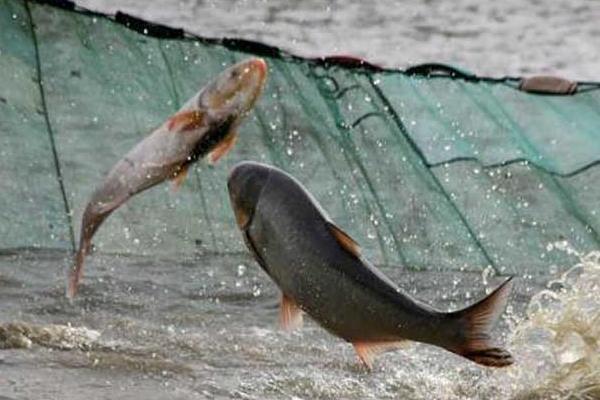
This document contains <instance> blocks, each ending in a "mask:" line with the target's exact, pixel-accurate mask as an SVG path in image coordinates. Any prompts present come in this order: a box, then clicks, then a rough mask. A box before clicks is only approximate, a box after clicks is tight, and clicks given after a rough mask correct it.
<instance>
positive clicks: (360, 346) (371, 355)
mask: <svg viewBox="0 0 600 400" xmlns="http://www.w3.org/2000/svg"><path fill="white" fill-rule="evenodd" d="M407 344H408V341H406V340H398V341H393V342H361V341H359V342H352V345H353V346H354V351H356V355H357V356H358V358H359V359H360V361H361V362H362V364H363V365H364V366H365V367H367V369H369V370H371V369H373V361H374V360H375V357H377V356H378V355H379V354H381V353H385V352H386V351H390V350H395V349H398V348H402V347H405V346H406V345H407Z"/></svg>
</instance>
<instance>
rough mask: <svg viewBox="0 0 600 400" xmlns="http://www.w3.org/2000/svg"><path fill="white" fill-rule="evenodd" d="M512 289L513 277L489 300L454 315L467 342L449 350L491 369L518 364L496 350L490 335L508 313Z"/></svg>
mask: <svg viewBox="0 0 600 400" xmlns="http://www.w3.org/2000/svg"><path fill="white" fill-rule="evenodd" d="M511 288H512V277H510V278H508V279H507V280H506V281H504V283H502V284H501V285H500V286H498V288H496V290H494V291H493V292H492V293H491V294H490V295H489V296H487V297H485V298H484V299H482V300H480V301H479V302H477V303H475V304H474V305H472V306H469V307H467V308H465V309H463V310H460V311H456V312H454V313H451V314H450V316H451V317H454V318H458V320H459V321H460V323H461V325H462V329H463V332H462V337H463V338H464V342H463V343H461V344H459V345H458V346H456V347H455V348H449V350H451V351H453V352H455V353H457V354H459V355H461V356H463V357H466V358H468V359H470V360H472V361H474V362H476V363H478V364H481V365H486V366H490V367H506V366H508V365H511V364H512V363H513V362H514V360H513V358H512V356H511V354H510V353H509V352H508V351H506V350H504V349H502V348H500V347H496V346H495V345H494V344H493V342H492V338H491V336H490V332H491V330H492V328H493V327H494V325H495V323H496V321H497V320H498V318H499V317H500V315H501V314H502V312H503V311H504V308H505V307H506V302H507V301H508V295H509V294H510V291H511Z"/></svg>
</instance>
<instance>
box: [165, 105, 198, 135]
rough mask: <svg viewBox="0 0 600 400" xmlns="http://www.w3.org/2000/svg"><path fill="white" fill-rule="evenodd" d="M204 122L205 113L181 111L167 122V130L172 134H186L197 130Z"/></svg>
mask: <svg viewBox="0 0 600 400" xmlns="http://www.w3.org/2000/svg"><path fill="white" fill-rule="evenodd" d="M203 122H204V113H203V112H202V111H198V110H190V111H181V112H178V113H177V114H175V115H173V116H172V117H171V118H169V120H168V121H167V128H168V129H169V131H171V132H185V131H189V130H192V129H197V128H199V127H200V126H202V123H203Z"/></svg>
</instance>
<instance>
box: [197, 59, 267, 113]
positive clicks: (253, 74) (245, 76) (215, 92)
mask: <svg viewBox="0 0 600 400" xmlns="http://www.w3.org/2000/svg"><path fill="white" fill-rule="evenodd" d="M267 68H268V67H267V63H266V62H265V60H263V59H262V58H250V59H248V60H244V61H242V62H239V63H237V64H235V65H233V66H231V67H229V68H227V69H226V70H225V71H223V72H221V73H220V74H219V75H218V76H217V77H216V78H215V79H213V81H212V82H211V83H210V84H209V85H208V86H207V87H206V88H205V89H204V90H203V91H202V93H201V94H200V97H199V98H198V103H199V104H198V106H199V107H200V108H201V109H205V110H210V112H212V113H213V115H235V116H239V117H245V116H246V115H247V114H248V113H249V112H250V110H251V109H252V107H253V106H254V104H255V103H256V101H257V99H258V98H259V97H260V94H261V93H262V90H263V88H264V86H265V82H266V80H267Z"/></svg>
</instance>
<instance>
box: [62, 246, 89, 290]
mask: <svg viewBox="0 0 600 400" xmlns="http://www.w3.org/2000/svg"><path fill="white" fill-rule="evenodd" d="M88 249H89V244H87V243H84V244H82V245H80V246H79V250H78V251H77V254H75V263H74V265H73V268H71V271H70V272H69V278H68V284H67V293H66V295H67V298H68V299H69V300H73V298H74V297H75V295H77V291H78V290H79V282H80V281H81V278H82V276H83V264H84V261H85V256H86V254H87V253H88Z"/></svg>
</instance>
